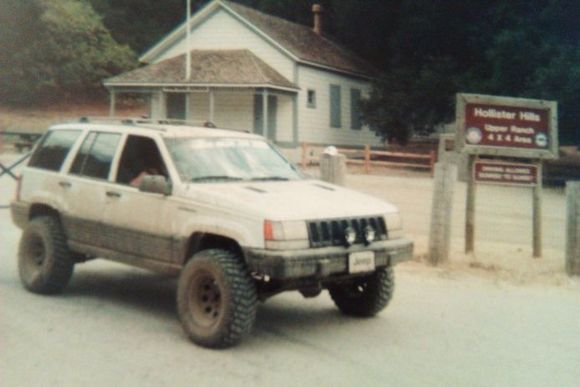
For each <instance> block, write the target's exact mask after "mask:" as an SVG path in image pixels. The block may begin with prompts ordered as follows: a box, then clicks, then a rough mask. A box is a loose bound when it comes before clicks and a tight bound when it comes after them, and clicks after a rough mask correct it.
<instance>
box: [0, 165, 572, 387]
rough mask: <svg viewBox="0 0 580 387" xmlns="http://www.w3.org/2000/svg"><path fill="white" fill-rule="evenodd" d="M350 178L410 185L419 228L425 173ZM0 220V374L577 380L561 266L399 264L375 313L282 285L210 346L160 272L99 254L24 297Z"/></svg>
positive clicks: (323, 380)
mask: <svg viewBox="0 0 580 387" xmlns="http://www.w3.org/2000/svg"><path fill="white" fill-rule="evenodd" d="M0 159H2V156H1V155H0ZM349 184H351V185H359V186H360V187H361V188H363V189H364V190H367V191H377V192H379V195H380V193H384V192H386V191H388V190H391V189H393V186H396V187H398V188H399V189H398V190H397V192H400V191H401V190H402V191H404V190H407V192H408V195H410V194H411V193H412V192H414V195H416V196H415V200H416V208H410V209H411V210H412V212H416V214H415V215H414V214H412V213H411V214H408V216H407V226H408V228H409V229H410V231H411V232H412V234H413V235H415V236H416V237H418V238H419V239H421V238H424V236H422V234H421V232H422V231H421V230H424V228H423V227H424V226H423V220H422V216H420V215H419V213H420V212H421V208H422V207H423V206H426V207H427V208H428V207H429V204H425V203H424V202H427V203H429V201H430V198H429V195H430V192H429V184H428V180H425V181H423V180H419V181H417V180H416V179H408V178H402V177H398V178H395V177H378V178H368V177H367V178H365V177H360V176H356V177H352V178H351V179H350V183H349ZM417 184H418V185H419V186H421V187H423V188H424V189H423V190H418V189H417ZM12 192H13V183H12V181H11V180H9V179H8V178H6V177H3V178H2V179H0V204H5V203H6V202H7V201H8V200H9V198H10V197H12ZM501 192H502V191H501V190H499V191H498V192H497V193H496V195H501ZM399 195H400V196H401V198H406V199H405V201H403V200H401V203H398V204H399V205H401V207H402V209H403V211H405V210H406V208H405V207H407V206H409V207H412V206H411V204H412V203H411V200H410V198H409V197H408V196H405V195H404V193H400V194H399ZM496 199H501V197H497V198H496ZM556 201H557V200H556ZM395 202H396V200H395ZM514 211H517V209H514ZM409 215H410V216H409ZM493 216H498V220H499V221H500V222H508V220H506V219H504V218H502V217H501V214H499V215H493ZM511 216H512V214H511V213H510V214H509V215H508V216H507V219H511ZM483 224H484V225H485V222H483ZM425 227H427V229H428V225H425ZM0 231H1V233H0V386H31V385H34V386H85V385H86V386H103V385H119V386H192V385H195V386H199V385H204V386H205V385H241V386H266V385H268V386H272V385H274V386H309V385H316V386H353V385H357V386H389V385H391V386H418V385H429V386H489V385H497V386H545V385H553V386H572V385H577V384H578V381H579V380H580V367H578V364H579V363H580V281H577V280H569V279H567V278H566V277H565V276H561V277H557V278H558V281H557V283H555V282H553V281H545V280H544V279H543V278H535V279H530V280H529V281H526V282H524V284H522V283H520V282H518V283H514V281H512V280H511V278H502V277H498V276H497V272H495V271H494V270H480V269H468V268H466V267H463V266H460V267H456V266H453V265H448V266H445V267H443V268H439V269H436V268H430V267H428V266H426V265H424V264H422V263H418V262H411V263H407V264H404V265H400V266H399V267H398V268H397V270H396V275H397V290H396V294H395V297H394V299H393V302H392V303H391V305H390V306H389V307H388V308H387V310H385V311H384V312H383V313H381V314H380V315H379V316H378V317H376V318H373V319H368V320H360V319H353V318H346V317H343V316H341V315H340V314H339V313H338V312H337V311H336V309H335V308H334V306H333V304H332V302H331V300H330V298H329V297H328V295H327V294H326V293H324V294H323V295H321V296H320V297H318V298H316V299H312V300H304V299H303V298H302V297H301V296H300V295H298V294H296V293H289V294H284V295H281V296H278V297H276V298H273V299H271V300H269V301H268V302H266V303H265V304H262V305H261V306H260V308H259V311H258V321H257V325H256V327H255V329H254V332H253V334H252V336H251V337H250V338H249V339H248V340H246V341H245V342H243V343H242V345H241V346H239V347H236V348H234V349H231V350H225V351H211V350H206V349H202V348H199V347H196V346H194V345H193V344H191V343H190V342H188V341H187V339H186V337H185V335H184V334H183V332H182V330H181V327H180V325H179V322H178V320H177V316H176V312H175V305H174V304H175V303H174V293H175V281H174V280H172V279H171V278H167V277H163V276H159V275H156V274H150V273H148V272H144V271H141V270H137V269H133V268H129V267H125V266H121V265H118V264H114V263H108V262H105V261H98V260H97V261H93V262H88V263H85V264H82V265H79V266H78V267H77V269H76V272H75V275H74V277H73V280H72V282H71V284H70V286H69V287H68V288H67V290H66V291H65V293H64V294H62V295H60V296H56V297H42V296H37V295H33V294H30V293H27V292H26V291H24V290H23V289H22V287H21V286H20V284H19V281H18V274H17V270H16V251H17V244H18V238H19V235H20V231H19V230H18V229H16V228H15V227H14V226H12V223H11V221H10V219H9V216H8V211H6V210H0ZM488 231H489V232H490V233H491V230H488ZM486 232H487V231H486ZM490 242H493V241H490ZM508 242H509V241H508ZM516 242H517V241H516ZM502 243H503V242H502ZM522 243H525V241H523V242H522ZM553 243H554V247H553V249H555V250H557V249H559V246H558V243H560V242H553ZM506 246H518V245H517V243H516V244H515V245H514V244H507V245H506ZM523 255H525V253H523ZM549 275H550V278H553V276H552V274H549ZM516 282H517V281H516Z"/></svg>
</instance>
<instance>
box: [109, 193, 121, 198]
mask: <svg viewBox="0 0 580 387" xmlns="http://www.w3.org/2000/svg"><path fill="white" fill-rule="evenodd" d="M107 196H108V197H110V198H120V197H121V194H120V193H118V192H115V191H107Z"/></svg>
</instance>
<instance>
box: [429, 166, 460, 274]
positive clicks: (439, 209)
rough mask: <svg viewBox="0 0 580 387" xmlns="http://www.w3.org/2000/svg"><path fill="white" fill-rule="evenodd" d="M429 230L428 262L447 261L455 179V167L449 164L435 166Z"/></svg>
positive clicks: (434, 263) (435, 263)
mask: <svg viewBox="0 0 580 387" xmlns="http://www.w3.org/2000/svg"><path fill="white" fill-rule="evenodd" d="M434 175H435V179H434V180H433V186H434V189H433V202H432V204H431V230H430V232H429V262H430V263H431V264H433V265H437V264H438V263H440V262H444V261H446V260H448V259H449V250H450V245H451V210H452V208H453V191H454V188H455V181H456V179H457V165H455V164H452V163H449V162H438V163H437V164H435V173H434Z"/></svg>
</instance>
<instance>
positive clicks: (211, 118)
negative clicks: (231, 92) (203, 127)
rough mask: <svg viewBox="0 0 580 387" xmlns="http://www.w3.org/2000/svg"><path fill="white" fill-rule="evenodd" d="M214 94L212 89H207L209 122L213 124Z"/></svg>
mask: <svg viewBox="0 0 580 387" xmlns="http://www.w3.org/2000/svg"><path fill="white" fill-rule="evenodd" d="M214 109H215V95H214V90H213V89H209V122H211V123H212V124H215V122H214V113H215V110H214Z"/></svg>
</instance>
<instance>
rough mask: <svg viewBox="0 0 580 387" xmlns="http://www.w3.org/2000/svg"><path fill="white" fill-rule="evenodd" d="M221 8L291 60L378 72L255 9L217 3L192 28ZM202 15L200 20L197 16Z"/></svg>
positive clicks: (181, 31) (306, 30)
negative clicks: (274, 44) (269, 41)
mask: <svg viewBox="0 0 580 387" xmlns="http://www.w3.org/2000/svg"><path fill="white" fill-rule="evenodd" d="M220 7H221V8H222V9H224V10H225V11H227V12H228V13H230V14H232V15H233V16H234V17H236V18H238V19H240V20H241V21H242V22H245V23H247V24H249V25H250V26H251V27H253V29H254V30H255V31H256V32H257V33H259V34H261V35H262V36H263V37H264V38H266V39H268V40H272V41H274V42H275V43H276V44H277V45H278V46H279V48H280V49H282V50H283V51H284V52H285V53H286V54H287V55H289V56H291V57H292V59H294V60H296V61H298V62H301V63H305V64H309V65H312V66H315V67H322V68H327V69H331V70H335V71H339V72H346V73H352V74H355V75H361V76H364V77H373V76H374V75H375V74H376V69H375V68H374V67H373V66H372V65H371V64H370V63H368V62H367V61H365V60H364V59H362V58H360V57H359V56H357V55H356V54H354V53H353V52H352V51H350V50H348V49H347V48H345V47H343V46H341V45H339V44H338V43H335V42H333V41H332V40H330V39H328V38H326V37H324V36H321V35H318V34H317V33H315V32H314V31H313V30H312V29H311V28H310V27H307V26H304V25H302V24H297V23H293V22H290V21H288V20H285V19H282V18H279V17H277V16H272V15H268V14H265V13H263V12H260V11H257V10H255V9H252V8H249V7H246V6H243V5H240V4H237V3H233V2H231V1H226V0H216V1H214V2H212V3H210V4H208V5H207V6H206V7H205V8H203V9H202V10H200V11H198V12H197V13H196V14H195V15H194V16H193V17H192V21H191V22H192V26H193V25H195V23H200V22H202V20H203V18H202V16H203V14H209V13H211V12H213V11H215V10H217V9H218V8H220ZM198 16H199V17H198ZM185 31H186V23H183V24H182V25H181V26H179V27H178V28H177V29H176V30H175V31H173V32H172V33H171V34H169V35H168V36H167V37H166V38H164V39H163V40H161V41H160V42H159V43H158V44H157V45H155V46H154V47H153V48H151V49H150V50H149V51H147V52H146V53H145V54H143V55H142V56H141V60H142V61H145V62H147V61H150V60H152V59H154V57H155V56H156V55H157V54H158V53H159V52H161V51H163V49H164V48H166V47H167V46H169V45H170V44H172V43H173V42H175V41H176V40H177V39H179V38H182V37H183V36H184V35H185Z"/></svg>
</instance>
